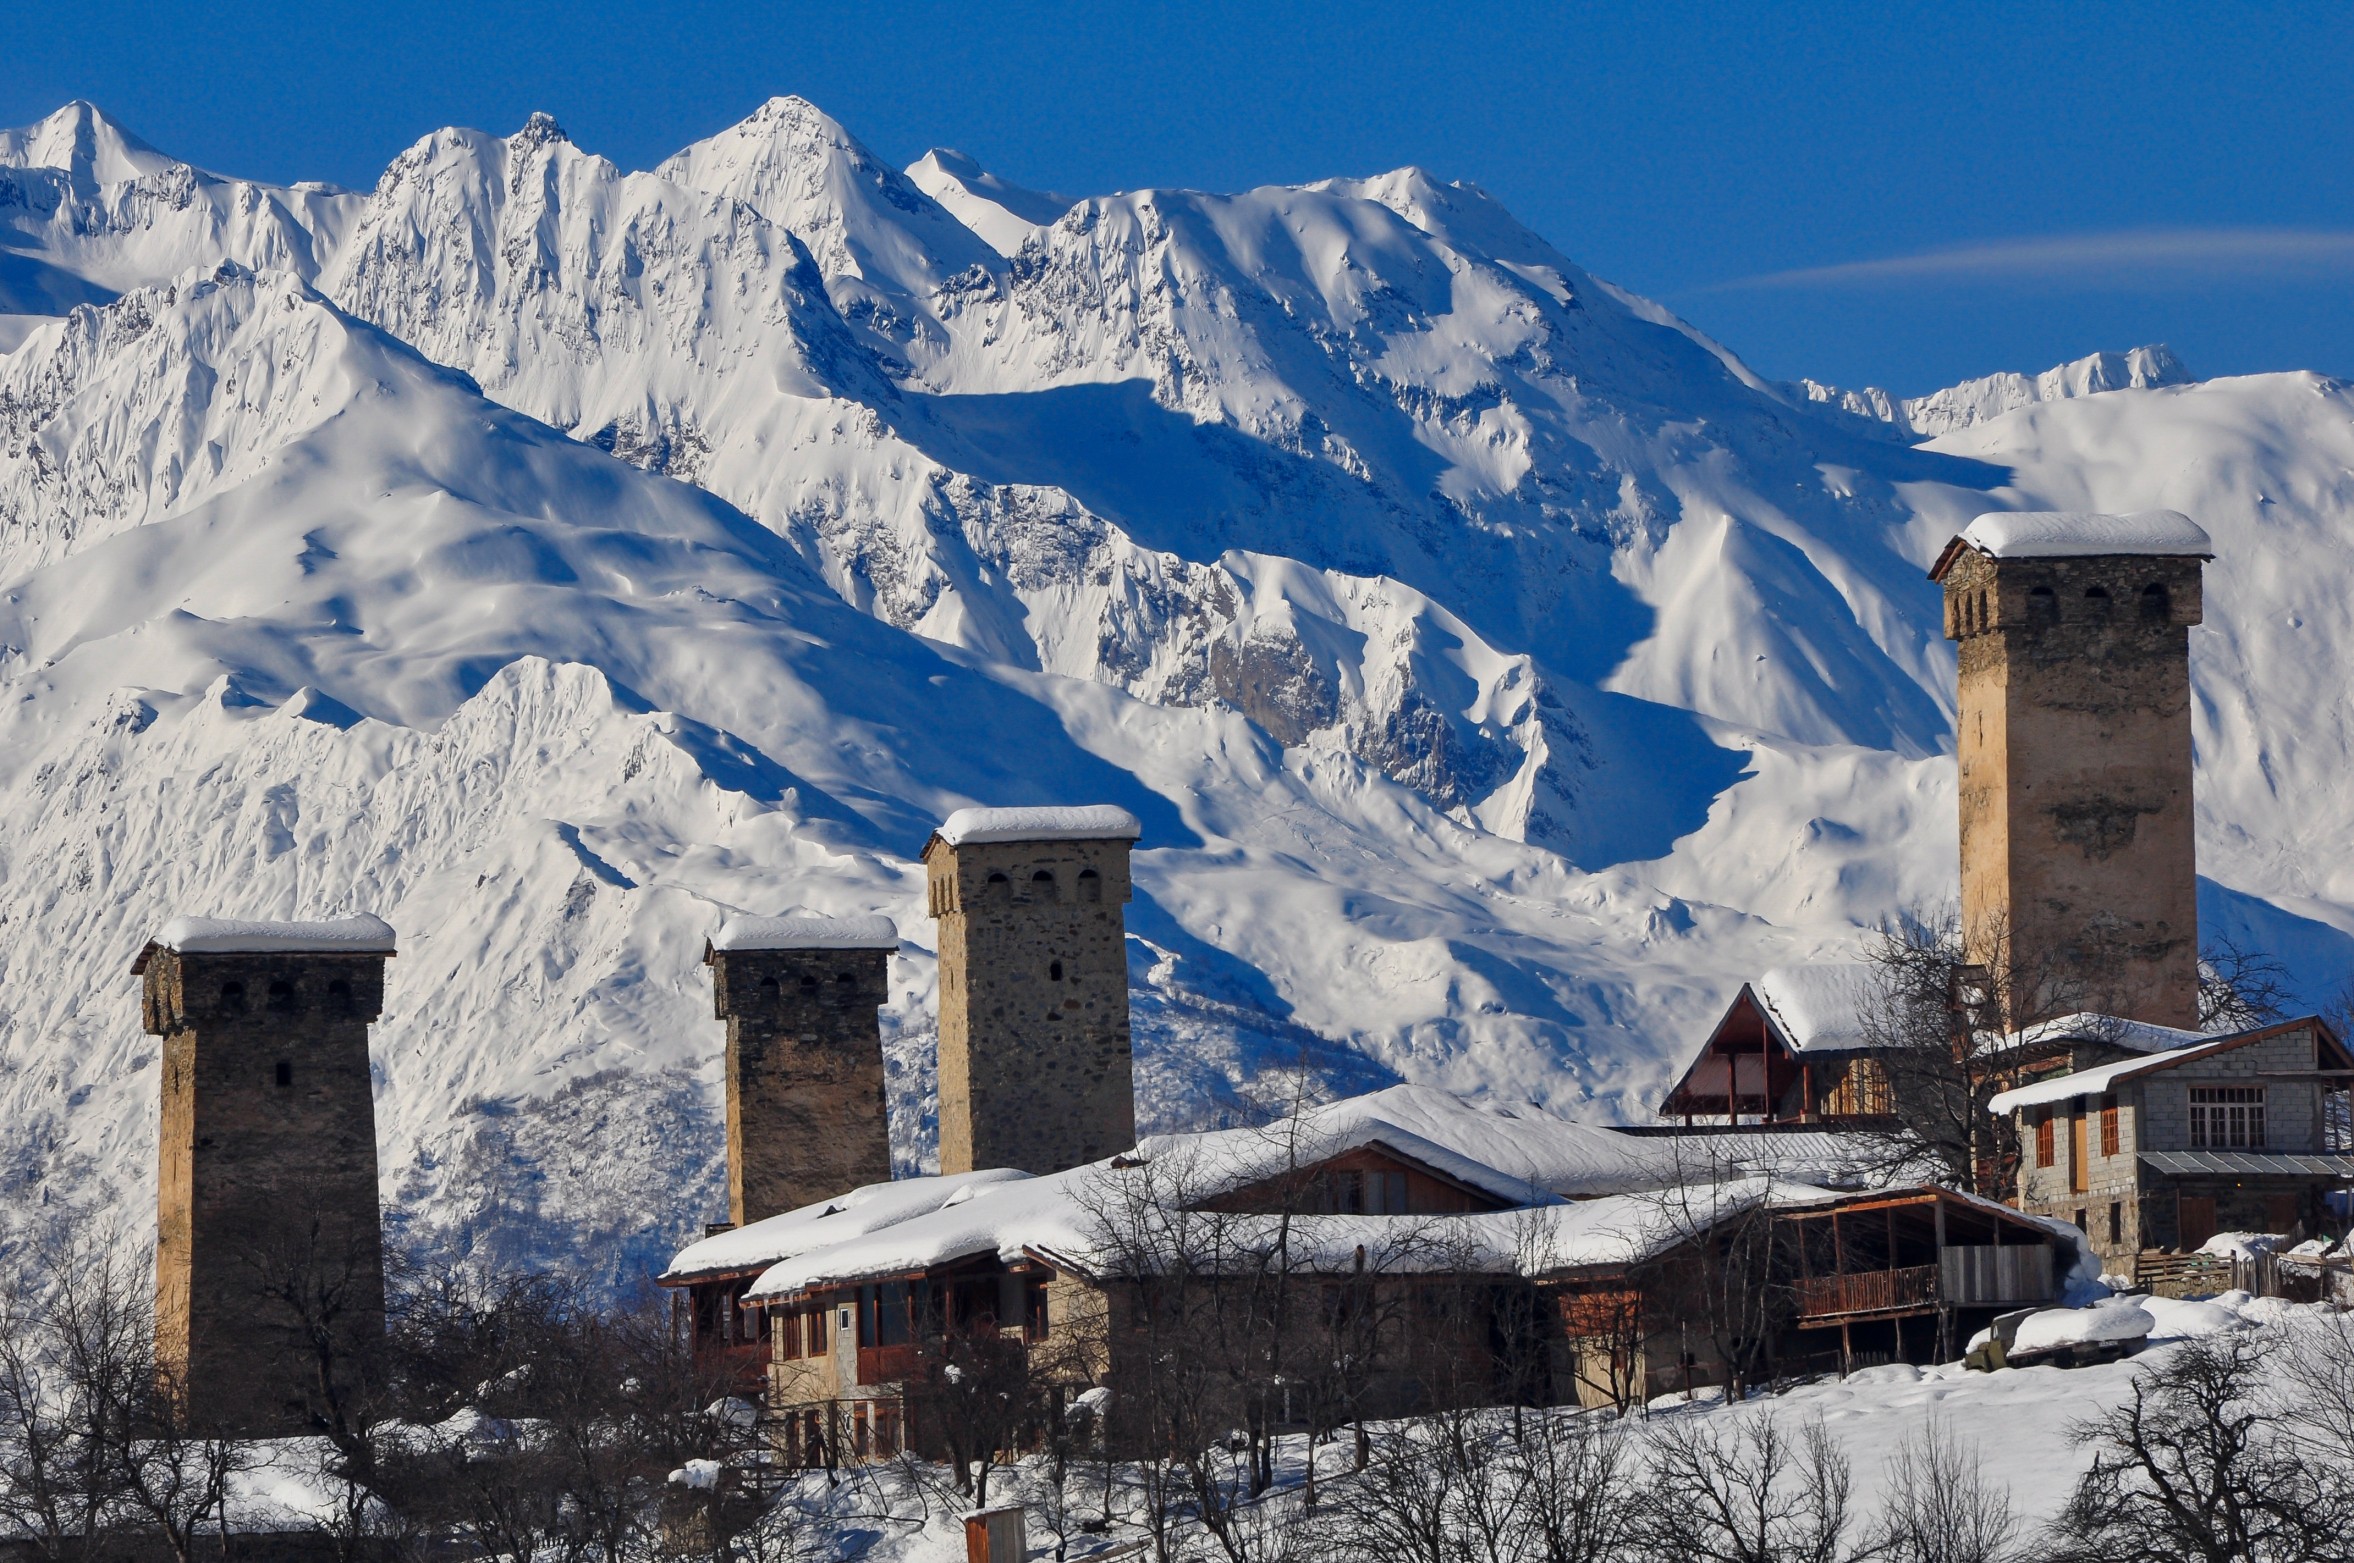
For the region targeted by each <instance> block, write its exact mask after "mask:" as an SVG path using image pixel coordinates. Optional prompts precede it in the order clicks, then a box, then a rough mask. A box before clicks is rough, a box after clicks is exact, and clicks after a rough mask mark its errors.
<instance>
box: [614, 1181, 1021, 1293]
mask: <svg viewBox="0 0 2354 1563" xmlns="http://www.w3.org/2000/svg"><path fill="white" fill-rule="evenodd" d="M1029 1177H1030V1174H1028V1173H1026V1172H1018V1171H1016V1170H1014V1169H1013V1168H1011V1167H992V1168H988V1169H987V1170H985V1171H981V1172H960V1173H957V1174H956V1175H954V1176H953V1177H932V1178H901V1179H899V1180H897V1181H896V1182H891V1183H869V1184H866V1185H864V1186H862V1187H860V1188H855V1189H852V1190H850V1191H849V1192H848V1193H846V1194H840V1195H837V1196H835V1197H834V1198H832V1199H821V1200H819V1201H818V1202H817V1203H815V1204H812V1205H803V1206H801V1207H800V1208H799V1209H798V1210H788V1211H785V1212H784V1213H782V1214H781V1215H774V1216H770V1217H768V1218H767V1219H765V1220H761V1221H750V1222H746V1223H745V1224H744V1225H742V1226H740V1227H736V1228H734V1229H732V1230H730V1231H726V1232H715V1233H713V1234H712V1235H711V1236H709V1237H706V1238H704V1239H703V1240H702V1241H700V1242H696V1243H689V1244H688V1245H687V1246H686V1247H684V1248H682V1249H680V1250H679V1251H678V1254H677V1255H676V1256H675V1257H674V1258H673V1259H672V1260H671V1261H670V1268H669V1269H668V1270H665V1271H664V1272H663V1273H662V1277H661V1278H662V1279H663V1280H665V1281H689V1280H693V1279H695V1278H696V1277H698V1276H707V1275H743V1274H746V1273H747V1272H750V1271H755V1270H763V1269H766V1268H767V1267H768V1266H770V1265H773V1264H775V1263H777V1262H778V1261H779V1260H782V1259H787V1258H790V1257H792V1256H793V1255H796V1254H802V1253H807V1252H809V1251H811V1250H813V1249H819V1248H824V1247H827V1246H829V1245H832V1244H839V1243H843V1242H847V1241H850V1240H853V1239H856V1238H860V1237H864V1236H866V1235H868V1234H869V1233H873V1232H879V1231H882V1230H883V1229H884V1228H886V1227H893V1226H897V1225H899V1224H900V1223H902V1222H907V1221H912V1220H914V1219H916V1218H917V1217H919V1216H927V1215H930V1214H932V1213H933V1212H934V1211H936V1210H938V1209H940V1207H941V1206H943V1205H946V1204H950V1203H952V1202H954V1201H957V1200H959V1199H965V1198H970V1197H971V1195H970V1193H969V1192H968V1191H970V1190H976V1189H982V1188H987V1187H990V1186H992V1185H994V1184H999V1183H1015V1182H1022V1181H1026V1180H1028V1179H1029Z"/></svg>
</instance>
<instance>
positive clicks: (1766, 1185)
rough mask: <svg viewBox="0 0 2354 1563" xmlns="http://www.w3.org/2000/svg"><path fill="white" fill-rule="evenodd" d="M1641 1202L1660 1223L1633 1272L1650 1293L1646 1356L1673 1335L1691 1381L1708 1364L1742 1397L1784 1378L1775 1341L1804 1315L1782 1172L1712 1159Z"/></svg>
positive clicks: (1644, 1298) (1640, 1293)
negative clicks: (1779, 1183) (1780, 1187)
mask: <svg viewBox="0 0 2354 1563" xmlns="http://www.w3.org/2000/svg"><path fill="white" fill-rule="evenodd" d="M1683 1154H1684V1153H1682V1152H1679V1156H1681V1155H1683ZM1640 1203H1641V1204H1642V1206H1643V1207H1644V1208H1645V1212H1646V1219H1647V1221H1648V1223H1649V1227H1650V1230H1649V1231H1647V1232H1646V1233H1644V1234H1642V1242H1643V1245H1644V1252H1643V1253H1642V1254H1640V1255H1638V1256H1637V1258H1636V1259H1635V1261H1634V1262H1633V1263H1632V1264H1630V1265H1629V1266H1628V1269H1627V1276H1628V1287H1629V1289H1630V1290H1631V1291H1632V1292H1633V1293H1634V1294H1635V1295H1636V1297H1637V1298H1639V1299H1640V1302H1639V1307H1640V1308H1641V1311H1642V1318H1641V1323H1640V1328H1641V1329H1642V1331H1643V1332H1644V1340H1645V1345H1644V1347H1643V1351H1644V1354H1645V1355H1647V1356H1648V1355H1653V1354H1654V1352H1653V1343H1655V1342H1656V1343H1661V1344H1664V1343H1666V1342H1668V1341H1672V1342H1673V1343H1674V1349H1675V1350H1676V1352H1677V1356H1678V1359H1679V1361H1681V1362H1682V1363H1683V1364H1684V1373H1685V1377H1686V1387H1687V1388H1688V1387H1690V1384H1691V1382H1692V1381H1693V1379H1694V1377H1695V1373H1694V1370H1695V1369H1696V1368H1697V1367H1698V1366H1699V1364H1700V1363H1702V1362H1704V1361H1705V1362H1707V1363H1709V1364H1710V1365H1711V1369H1712V1373H1713V1376H1714V1377H1715V1379H1716V1381H1717V1382H1718V1383H1720V1384H1722V1385H1723V1386H1724V1388H1725V1393H1726V1395H1727V1397H1728V1398H1729V1399H1732V1400H1736V1401H1737V1400H1740V1399H1741V1398H1743V1397H1744V1396H1745V1395H1746V1394H1747V1393H1748V1392H1749V1391H1750V1390H1751V1389H1753V1388H1755V1387H1757V1386H1758V1385H1760V1384H1763V1383H1766V1382H1767V1381H1769V1380H1770V1379H1772V1378H1773V1377H1774V1376H1775V1373H1776V1367H1775V1359H1774V1352H1775V1348H1776V1346H1777V1344H1778V1342H1779V1341H1780V1339H1781V1337H1782V1335H1783V1334H1784V1332H1785V1331H1786V1330H1787V1329H1788V1328H1789V1325H1790V1322H1791V1321H1792V1320H1793V1319H1795V1318H1796V1317H1797V1314H1798V1291H1797V1266H1796V1265H1795V1264H1794V1263H1793V1262H1792V1260H1791V1258H1790V1256H1789V1254H1788V1253H1787V1252H1786V1249H1787V1244H1788V1238H1787V1235H1786V1234H1785V1233H1784V1232H1783V1230H1782V1225H1781V1223H1780V1221H1779V1220H1778V1219H1777V1218H1776V1214H1775V1199H1774V1181H1773V1177H1772V1174H1771V1173H1770V1172H1763V1173H1761V1172H1757V1171H1754V1170H1750V1169H1744V1168H1740V1167H1738V1166H1736V1165H1735V1164H1733V1163H1732V1162H1730V1161H1728V1160H1723V1159H1719V1158H1712V1159H1711V1161H1710V1162H1709V1163H1707V1164H1704V1165H1700V1166H1696V1167H1693V1168H1691V1169H1688V1170H1687V1171H1686V1172H1684V1173H1682V1174H1680V1175H1679V1176H1678V1177H1677V1179H1676V1180H1675V1181H1674V1182H1672V1183H1670V1184H1668V1185H1667V1186H1666V1187H1664V1188H1661V1189H1658V1190H1656V1191H1654V1192H1652V1193H1650V1194H1646V1195H1644V1196H1642V1197H1641V1201H1640ZM1650 1392H1651V1393H1653V1394H1656V1393H1658V1392H1659V1391H1658V1388H1657V1387H1651V1389H1650Z"/></svg>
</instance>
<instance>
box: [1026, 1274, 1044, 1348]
mask: <svg viewBox="0 0 2354 1563" xmlns="http://www.w3.org/2000/svg"><path fill="white" fill-rule="evenodd" d="M1047 1327H1048V1324H1047V1317H1046V1283H1045V1282H1044V1281H1032V1282H1030V1283H1029V1284H1028V1285H1027V1286H1025V1287H1023V1288H1022V1339H1024V1340H1026V1341H1032V1342H1036V1341H1042V1340H1044V1339H1046V1331H1047Z"/></svg>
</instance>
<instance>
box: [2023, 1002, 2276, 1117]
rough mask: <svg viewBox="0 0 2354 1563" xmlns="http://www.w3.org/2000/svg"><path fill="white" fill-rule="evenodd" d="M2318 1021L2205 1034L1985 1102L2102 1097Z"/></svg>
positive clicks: (2043, 1102) (2040, 1102)
mask: <svg viewBox="0 0 2354 1563" xmlns="http://www.w3.org/2000/svg"><path fill="white" fill-rule="evenodd" d="M2320 1025H2321V1022H2320V1021H2319V1020H2317V1019H2314V1018H2312V1017H2307V1018H2306V1019H2304V1020H2292V1021H2287V1022H2284V1023H2282V1024H2280V1025H2277V1026H2259V1027H2257V1028H2255V1029H2254V1030H2252V1031H2235V1032H2233V1033H2232V1034H2231V1035H2229V1036H2222V1037H2209V1038H2206V1039H2204V1040H2202V1041H2200V1042H2198V1043H2196V1044H2194V1045H2191V1046H2185V1047H2176V1048H2171V1049H2168V1050H2167V1051H2165V1052H2162V1053H2159V1054H2157V1055H2156V1056H2155V1057H2147V1058H2121V1059H2119V1060H2118V1061H2117V1062H2115V1063H2113V1064H2100V1065H2096V1066H2095V1067H2093V1068H2091V1069H2079V1070H2076V1071H2074V1072H2073V1073H2070V1074H2064V1075H2055V1076H2053V1077H2052V1078H2050V1079H2047V1080H2038V1081H2035V1082H2033V1083H2032V1084H2029V1085H2023V1086H2019V1087H2017V1088H2016V1089H2013V1090H2009V1091H2005V1092H2003V1093H2002V1094H2001V1095H1999V1096H1997V1097H1995V1098H1994V1100H1992V1101H1990V1102H1988V1103H1987V1104H1986V1110H1987V1111H1988V1112H1990V1113H2007V1112H2015V1111H2017V1110H2018V1109H2019V1108H2022V1107H2043V1106H2047V1105H2049V1104H2050V1103H2053V1102H2066V1101H2072V1100H2074V1099H2075V1098H2077V1097H2079V1096H2104V1095H2106V1094H2108V1093H2109V1092H2110V1091H2112V1090H2114V1089H2116V1087H2117V1086H2118V1084H2119V1083H2121V1082H2123V1081H2125V1080H2129V1079H2134V1078H2136V1077H2139V1076H2141V1075H2145V1074H2156V1073H2157V1072H2158V1071H2159V1070H2161V1069H2172V1068H2174V1067H2175V1066H2176V1065H2178V1064H2186V1063H2189V1062H2190V1061H2191V1060H2192V1059H2194V1058H2206V1057H2209V1056H2211V1055H2213V1054H2216V1053H2224V1052H2229V1051H2230V1050H2231V1049H2233V1048H2235V1047H2243V1046H2245V1045H2246V1044H2248V1043H2250V1042H2255V1041H2258V1040H2261V1039H2262V1038H2265V1037H2269V1036H2275V1035H2278V1034H2280V1033H2281V1032H2285V1031H2294V1030H2296V1029H2298V1028H2299V1027H2308V1026H2310V1027H2319V1026H2320Z"/></svg>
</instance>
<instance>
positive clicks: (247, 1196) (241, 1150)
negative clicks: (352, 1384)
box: [142, 949, 384, 1435]
mask: <svg viewBox="0 0 2354 1563" xmlns="http://www.w3.org/2000/svg"><path fill="white" fill-rule="evenodd" d="M143 975H144V979H145V987H144V991H143V995H142V1009H143V1011H144V1020H145V1024H146V1028H147V1030H149V1031H150V1032H153V1033H155V1034H156V1035H159V1036H161V1037H162V1038H163V1089H162V1097H163V1103H162V1106H163V1112H162V1125H161V1134H160V1139H159V1143H158V1146H157V1199H156V1267H155V1268H156V1347H157V1352H158V1355H159V1357H160V1358H161V1361H162V1363H163V1366H164V1368H165V1370H166V1371H167V1372H170V1373H173V1374H175V1375H177V1376H179V1378H180V1380H181V1384H182V1386H183V1390H182V1392H183V1394H184V1396H185V1402H186V1405H187V1407H188V1409H189V1411H190V1412H191V1414H192V1415H194V1416H195V1417H197V1418H198V1419H199V1420H200V1421H202V1422H204V1423H206V1424H208V1425H217V1426H220V1427H222V1428H225V1429H227V1430H228V1431H231V1432H235V1433H240V1434H247V1435H266V1434H270V1433H279V1432H288V1431H294V1430H298V1429H305V1428H307V1425H308V1414H307V1413H308V1406H309V1404H310V1402H311V1401H312V1400H313V1399H315V1398H316V1392H317V1390H316V1386H317V1376H316V1367H315V1359H314V1358H313V1357H312V1355H311V1353H310V1351H309V1349H308V1347H307V1346H306V1344H305V1342H304V1340H303V1339H302V1336H301V1333H300V1324H301V1319H300V1316H299V1315H298V1314H297V1313H296V1312H295V1311H294V1310H293V1309H292V1308H291V1307H289V1306H288V1305H287V1304H285V1303H283V1302H280V1301H277V1300H275V1299H273V1298H271V1297H270V1296H268V1295H266V1294H265V1290H264V1288H265V1287H266V1286H268V1287H275V1286H279V1285H282V1284H283V1283H285V1282H287V1281H289V1280H296V1281H299V1282H300V1283H301V1286H302V1287H303V1288H307V1289H308V1290H309V1291H310V1292H312V1293H313V1294H314V1295H317V1296H320V1297H322V1298H332V1299H333V1301H334V1305H335V1308H336V1316H335V1319H334V1322H333V1325H332V1328H333V1330H334V1331H335V1339H336V1341H337V1345H338V1349H339V1353H340V1355H341V1357H342V1359H343V1360H344V1361H345V1363H346V1364H348V1365H349V1367H350V1369H351V1370H352V1371H354V1372H358V1371H360V1370H361V1369H362V1367H363V1365H364V1364H368V1363H371V1362H373V1361H374V1360H375V1359H376V1358H377V1357H378V1356H380V1354H381V1353H382V1351H383V1348H384V1256H383V1236H382V1230H381V1227H380V1225H379V1219H378V1211H377V1192H376V1114H375V1091H374V1086H373V1082H372V1080H371V1078H370V1075H369V1070H368V1024H369V1022H370V1021H372V1020H374V1019H375V1018H376V1016H377V1014H378V1013H379V1012H380V1011H381V1010H382V1008H383V1004H384V958H383V957H381V956H375V955H345V954H324V953H320V954H268V955H210V954H187V955H182V954H178V953H175V952H172V951H168V950H162V949H155V950H151V951H150V952H149V955H148V958H147V961H146V967H145V971H144V973H143ZM315 1311H319V1310H315ZM322 1312H323V1311H322Z"/></svg>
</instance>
